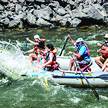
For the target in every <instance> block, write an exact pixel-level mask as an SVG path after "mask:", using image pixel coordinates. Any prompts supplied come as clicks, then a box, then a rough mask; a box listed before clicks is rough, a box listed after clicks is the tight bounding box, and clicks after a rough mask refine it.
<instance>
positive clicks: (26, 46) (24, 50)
mask: <svg viewBox="0 0 108 108" xmlns="http://www.w3.org/2000/svg"><path fill="white" fill-rule="evenodd" d="M27 43H28V41H26V45H25V50H24V52H26V49H27ZM24 55H25V54H24Z"/></svg>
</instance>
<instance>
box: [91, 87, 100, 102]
mask: <svg viewBox="0 0 108 108" xmlns="http://www.w3.org/2000/svg"><path fill="white" fill-rule="evenodd" d="M91 88H92V91H93V93H94V95H95V96H96V98H97V100H99V95H98V93H97V92H96V91H95V89H94V87H93V86H91Z"/></svg>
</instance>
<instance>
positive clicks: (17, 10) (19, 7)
mask: <svg viewBox="0 0 108 108" xmlns="http://www.w3.org/2000/svg"><path fill="white" fill-rule="evenodd" d="M21 10H22V6H21V5H20V4H16V7H15V12H16V13H17V14H19V11H21Z"/></svg>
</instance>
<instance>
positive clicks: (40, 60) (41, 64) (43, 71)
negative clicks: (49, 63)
mask: <svg viewBox="0 0 108 108" xmlns="http://www.w3.org/2000/svg"><path fill="white" fill-rule="evenodd" d="M38 55H39V59H40V62H41V65H43V63H42V60H41V56H40V53H39V51H38ZM42 70H43V73H44V75H45V70H44V68H43V67H42Z"/></svg>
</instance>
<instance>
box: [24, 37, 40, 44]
mask: <svg viewBox="0 0 108 108" xmlns="http://www.w3.org/2000/svg"><path fill="white" fill-rule="evenodd" d="M26 40H27V41H29V42H30V43H32V44H33V45H39V43H38V42H34V41H32V40H30V39H29V38H26Z"/></svg>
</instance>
